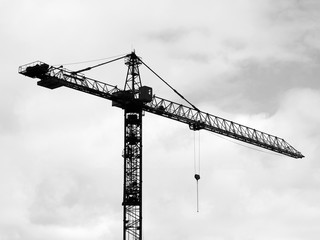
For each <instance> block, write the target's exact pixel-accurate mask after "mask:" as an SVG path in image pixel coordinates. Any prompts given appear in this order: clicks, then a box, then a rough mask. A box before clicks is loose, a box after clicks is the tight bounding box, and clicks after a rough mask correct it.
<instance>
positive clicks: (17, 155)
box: [0, 0, 320, 240]
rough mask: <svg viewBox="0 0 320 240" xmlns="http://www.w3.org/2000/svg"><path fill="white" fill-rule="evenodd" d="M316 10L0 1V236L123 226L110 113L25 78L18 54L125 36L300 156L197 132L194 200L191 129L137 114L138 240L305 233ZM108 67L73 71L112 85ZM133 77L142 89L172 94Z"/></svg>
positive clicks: (114, 78) (30, 56)
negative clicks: (140, 134) (140, 151)
mask: <svg viewBox="0 0 320 240" xmlns="http://www.w3.org/2000/svg"><path fill="white" fill-rule="evenodd" d="M318 9H319V5H318V3H317V1H307V2H306V1H300V2H292V1H278V2H276V3H275V2H274V1H254V2H253V1H248V0H238V1H223V2H221V1H199V2H197V4H194V2H192V1H177V2H174V3H173V2H172V1H162V2H154V1H136V2H132V1H117V2H113V3H112V4H111V3H109V2H108V1H107V2H106V1H55V2H46V1H36V0H33V1H28V2H23V3H20V2H19V1H5V3H4V6H3V7H2V8H1V9H0V11H1V14H0V18H1V21H0V24H1V30H2V31H1V36H2V40H3V44H2V47H1V50H2V56H3V57H2V58H1V59H0V63H1V65H2V77H3V80H2V81H1V83H0V85H1V90H0V91H1V99H0V100H1V103H0V109H1V119H0V132H1V136H0V144H1V146H2V148H1V153H2V157H1V163H0V165H1V167H0V173H1V174H0V179H1V181H0V192H1V196H2V197H1V199H0V212H1V216H0V239H27V240H28V239H57V238H59V239H64V240H71V239H89V238H90V239H109V238H110V239H121V238H122V236H121V231H122V229H121V228H122V212H121V211H122V206H121V199H122V196H121V195H122V171H123V170H122V158H121V152H122V148H123V147H122V144H123V137H122V136H123V132H122V131H123V125H122V124H123V123H122V116H123V115H122V111H121V110H119V109H115V108H111V106H110V105H111V103H110V102H106V101H104V100H103V99H98V98H94V97H92V96H89V95H85V94H83V93H80V92H75V91H72V90H70V89H57V90H54V91H49V90H47V89H44V88H39V87H37V86H36V85H35V81H34V80H33V79H29V78H25V77H23V76H20V75H18V74H17V67H18V66H19V65H21V64H24V63H27V62H30V61H33V60H37V59H40V60H44V61H48V63H49V64H58V63H68V62H77V61H83V60H90V59H96V58H102V57H108V56H114V55H116V54H121V53H127V52H128V51H130V50H131V48H135V49H136V51H137V54H138V55H140V56H141V57H142V58H143V59H144V60H145V61H146V63H147V64H149V65H150V66H151V67H152V68H154V69H155V70H156V72H157V73H159V74H160V75H161V76H163V77H164V78H165V79H166V80H167V81H168V82H170V83H172V85H173V86H174V87H175V88H176V89H177V90H178V91H180V92H181V93H182V94H183V95H184V96H185V97H186V98H187V99H189V100H191V102H193V103H195V104H196V103H197V104H196V105H197V106H198V105H199V106H200V108H201V109H203V110H205V111H207V112H210V113H213V114H216V115H218V116H221V117H227V118H229V119H231V120H234V121H237V122H240V123H244V124H246V125H249V126H253V127H256V128H258V129H261V130H265V131H267V132H271V133H273V134H276V135H279V136H280V137H284V138H285V139H286V140H288V142H289V143H292V145H293V146H294V147H296V148H297V149H298V150H301V151H302V153H303V154H305V155H306V158H305V159H303V160H293V159H289V158H285V157H283V158H279V157H277V156H276V155H273V154H266V153H261V152H259V151H254V150H252V149H248V148H244V147H242V146H239V145H237V144H233V143H230V142H229V141H225V140H221V138H217V137H215V135H213V134H209V133H205V132H203V133H201V179H200V180H199V189H200V213H196V195H195V193H196V188H195V187H196V185H195V180H194V178H193V175H194V169H193V164H194V162H193V133H192V132H190V131H189V130H188V126H183V125H182V124H180V123H176V122H174V121H171V120H168V119H164V118H161V117H157V116H150V114H146V117H145V119H144V234H145V238H146V239H147V238H154V239H163V238H168V236H170V237H171V238H172V239H181V238H183V239H195V238H197V239H201V240H206V239H213V238H215V239H221V240H226V239H237V240H245V239H254V240H271V239H272V240H275V239H281V240H286V239H290V240H293V239H294V240H302V239H308V240H313V239H317V237H318V236H319V230H318V226H319V223H320V219H319V218H320V217H319V216H320V212H319V209H320V207H319V204H318V203H319V197H320V196H319V193H318V191H317V190H318V186H319V181H320V179H319V177H318V176H319V164H318V161H317V150H318V149H319V146H318V145H319V144H318V143H319V142H320V141H319V140H320V139H319V130H318V123H319V120H320V119H319V114H318V111H317V109H318V106H319V104H320V94H319V84H318V81H317V78H318V75H319V71H318V70H317V69H318V63H319V56H318V55H319V54H318V49H319V46H318V42H317V38H318V33H319V26H318V24H317V21H316V19H318ZM120 65H121V66H120V67H119V65H116V64H114V65H112V66H111V65H110V66H107V67H105V68H102V69H100V70H97V71H92V73H91V72H88V73H87V75H88V76H91V74H93V77H94V78H97V79H98V80H101V81H104V82H108V83H111V84H115V85H116V84H117V85H118V86H122V85H123V81H124V78H125V71H126V66H124V65H123V64H122V63H120ZM68 67H69V66H68ZM70 68H71V69H74V68H75V69H79V68H80V66H79V65H76V66H70ZM142 74H143V75H142V77H143V79H142V81H143V82H144V83H145V84H147V85H150V86H152V87H153V88H154V92H155V94H159V96H163V97H167V96H168V98H169V99H172V100H174V101H179V102H180V99H179V98H177V97H176V96H174V95H170V94H171V91H168V90H166V89H165V88H164V87H162V86H163V84H159V83H158V80H154V78H151V74H149V73H146V71H145V70H143V72H142ZM290 89H291V90H290ZM177 99H178V100H177ZM248 113H250V114H248ZM154 232H157V235H156V236H155V234H154Z"/></svg>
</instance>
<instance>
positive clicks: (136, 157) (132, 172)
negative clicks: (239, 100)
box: [19, 52, 304, 240]
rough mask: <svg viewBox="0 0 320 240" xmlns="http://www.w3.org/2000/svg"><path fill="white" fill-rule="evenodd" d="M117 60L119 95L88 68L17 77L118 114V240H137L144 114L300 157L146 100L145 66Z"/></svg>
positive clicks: (252, 134) (216, 121)
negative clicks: (122, 72)
mask: <svg viewBox="0 0 320 240" xmlns="http://www.w3.org/2000/svg"><path fill="white" fill-rule="evenodd" d="M123 58H124V59H125V64H126V65H127V67H128V70H127V75H126V81H125V85H124V89H123V90H121V89H119V88H118V87H117V86H113V85H110V84H106V83H104V82H100V81H97V80H94V79H91V78H88V77H86V76H85V75H84V74H82V73H81V72H83V71H86V70H90V69H92V68H86V69H83V70H80V71H70V70H67V69H64V68H63V67H53V66H49V65H48V64H46V63H43V62H40V61H36V62H33V63H30V64H26V65H23V66H20V67H19V73H20V74H22V75H25V76H27V77H31V78H38V79H40V81H38V82H37V84H38V85H39V86H42V87H46V88H49V89H56V88H59V87H63V86H64V87H69V88H72V89H75V90H78V91H82V92H85V93H88V94H92V95H95V96H98V97H101V98H105V99H108V100H111V101H112V106H115V107H119V108H122V109H123V110H124V149H123V154H122V156H123V160H124V182H123V201H122V206H123V239H124V240H142V116H143V112H144V111H146V112H150V113H153V114H156V115H160V116H163V117H166V118H169V119H172V120H176V121H179V122H182V123H185V124H188V125H189V128H190V129H192V130H200V129H203V130H207V131H211V132H214V133H217V134H220V135H224V136H227V137H230V138H234V139H236V140H239V141H242V142H246V143H248V144H252V145H255V146H258V147H261V148H265V149H268V150H270V151H273V152H277V153H280V154H283V155H287V156H289V157H292V158H303V157H304V156H303V155H302V154H301V152H299V151H297V150H296V149H295V148H294V147H292V146H291V145H290V144H289V143H287V142H286V141H285V140H284V139H282V138H278V137H276V136H273V135H270V134H267V133H264V132H261V131H258V130H256V129H253V128H250V127H247V126H244V125H241V124H238V123H235V122H233V121H230V120H227V119H224V118H220V117H217V116H215V115H212V114H209V113H205V112H202V111H200V110H199V109H197V108H195V107H194V106H193V105H192V107H187V106H184V105H182V104H179V103H175V102H172V101H169V100H166V99H163V98H160V97H156V96H155V95H153V94H152V88H150V87H148V86H142V84H141V79H140V72H139V66H140V65H141V64H143V65H145V64H144V62H143V61H142V60H141V59H140V58H139V57H138V56H137V55H136V54H135V52H132V53H130V54H127V55H125V56H123V57H120V58H117V59H115V60H119V59H123ZM115 60H112V61H115ZM112 61H109V62H112ZM101 65H102V64H99V65H97V66H101ZM147 68H149V67H148V66H147ZM149 69H150V68H149ZM179 95H180V94H179Z"/></svg>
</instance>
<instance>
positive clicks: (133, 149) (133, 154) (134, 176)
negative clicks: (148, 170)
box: [122, 110, 142, 240]
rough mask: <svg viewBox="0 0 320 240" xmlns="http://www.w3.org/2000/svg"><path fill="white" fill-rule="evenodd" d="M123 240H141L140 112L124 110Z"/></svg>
mask: <svg viewBox="0 0 320 240" xmlns="http://www.w3.org/2000/svg"><path fill="white" fill-rule="evenodd" d="M123 158H124V184H123V203H122V205H123V239H124V240H141V239H142V110H138V111H130V110H125V135H124V154H123Z"/></svg>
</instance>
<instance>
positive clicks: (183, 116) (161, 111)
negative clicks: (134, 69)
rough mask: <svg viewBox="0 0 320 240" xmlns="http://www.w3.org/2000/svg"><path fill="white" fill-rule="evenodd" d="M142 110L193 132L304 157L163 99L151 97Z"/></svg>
mask: <svg viewBox="0 0 320 240" xmlns="http://www.w3.org/2000/svg"><path fill="white" fill-rule="evenodd" d="M143 110H145V111H147V112H151V113H154V114H157V115H161V116H163V117H167V118H170V119H173V120H176V121H179V122H183V123H186V124H188V125H189V126H190V129H193V130H199V129H205V130H208V131H211V132H215V133H218V134H221V135H224V136H227V137H231V138H234V139H237V140H240V141H243V142H247V143H249V144H253V145H256V146H258V147H262V148H265V149H268V150H271V151H274V152H278V153H281V154H284V155H287V156H290V157H293V158H302V157H304V156H303V155H302V154H301V153H300V152H299V151H297V150H296V149H295V148H293V147H292V146H291V145H290V144H288V143H287V142H286V141H285V140H284V139H282V138H278V137H276V136H273V135H270V134H267V133H264V132H261V131H258V130H256V129H253V128H250V127H247V126H244V125H241V124H238V123H235V122H233V121H229V120H227V119H224V118H220V117H217V116H214V115H211V114H209V113H205V112H201V111H197V110H196V109H193V108H190V107H187V106H184V105H182V104H178V103H175V102H172V101H168V100H165V99H163V98H159V97H153V100H152V102H150V103H147V104H145V105H144V107H143Z"/></svg>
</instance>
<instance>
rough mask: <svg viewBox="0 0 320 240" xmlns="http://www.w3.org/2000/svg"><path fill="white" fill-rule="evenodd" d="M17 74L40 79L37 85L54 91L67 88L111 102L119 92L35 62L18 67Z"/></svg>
mask: <svg viewBox="0 0 320 240" xmlns="http://www.w3.org/2000/svg"><path fill="white" fill-rule="evenodd" d="M19 73H20V74H23V75H25V76H28V77H32V78H39V79H41V80H40V81H39V82H38V85H40V86H43V87H48V88H50V89H54V88H57V87H62V86H65V87H69V88H73V89H76V90H79V91H82V92H86V93H89V94H93V95H96V96H99V97H103V98H107V99H110V100H112V99H113V98H112V94H114V93H116V92H118V91H120V89H119V88H118V87H117V86H113V85H110V84H107V83H104V82H100V81H97V80H94V79H91V78H88V77H86V76H85V75H84V74H81V73H75V72H73V71H70V70H68V69H65V68H63V67H53V66H50V67H49V65H48V64H46V63H43V62H40V61H36V62H33V63H29V64H26V65H23V66H20V67H19Z"/></svg>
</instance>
